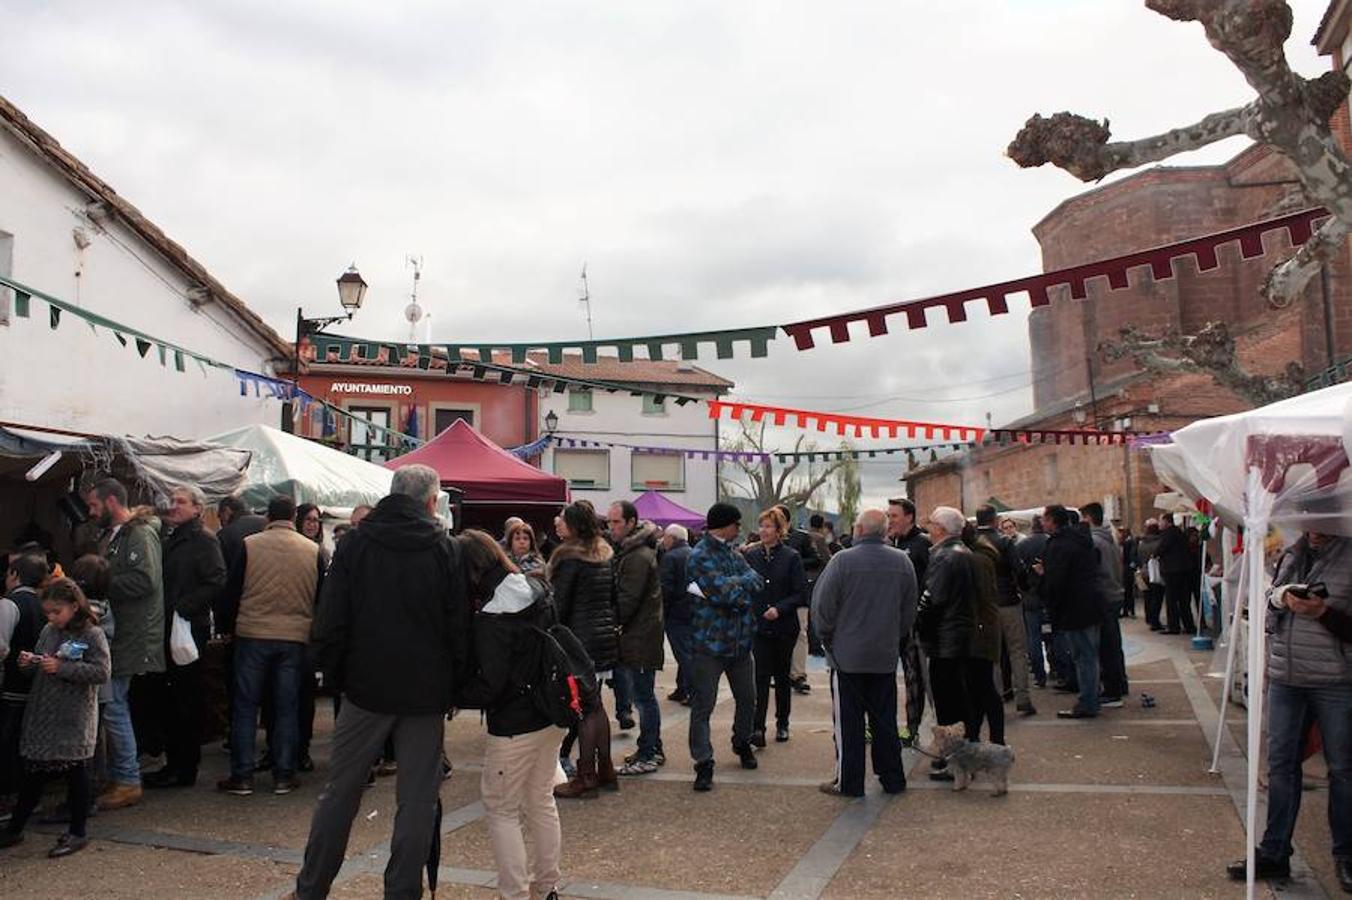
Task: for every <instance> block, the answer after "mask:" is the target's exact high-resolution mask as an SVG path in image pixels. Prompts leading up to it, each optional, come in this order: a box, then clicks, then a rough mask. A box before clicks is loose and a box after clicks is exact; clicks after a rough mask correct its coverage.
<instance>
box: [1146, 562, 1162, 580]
mask: <svg viewBox="0 0 1352 900" xmlns="http://www.w3.org/2000/svg"><path fill="white" fill-rule="evenodd" d="M1145 570H1146V574H1147V576H1148V577H1149V578H1150V583H1151V584H1164V573H1163V572H1162V571H1160V558H1159V557H1158V556H1152V557H1150V561H1149V562H1148V563H1146V565H1145Z"/></svg>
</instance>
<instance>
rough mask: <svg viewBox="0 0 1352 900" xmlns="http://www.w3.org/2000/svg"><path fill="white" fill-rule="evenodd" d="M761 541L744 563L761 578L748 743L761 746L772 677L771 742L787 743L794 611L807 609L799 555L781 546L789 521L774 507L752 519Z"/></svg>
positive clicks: (754, 604)
mask: <svg viewBox="0 0 1352 900" xmlns="http://www.w3.org/2000/svg"><path fill="white" fill-rule="evenodd" d="M756 528H757V530H758V533H759V535H760V543H758V544H756V545H755V546H753V547H752V548H751V549H750V550H748V551H747V554H746V561H747V562H748V563H750V564H751V568H753V569H755V570H756V572H757V573H759V574H760V576H761V577H762V578H764V579H765V589H764V590H762V591H761V592H760V593H759V594H757V595H756V597H755V600H754V601H753V602H752V606H751V609H752V612H753V614H754V615H755V617H756V637H755V639H754V640H753V642H752V645H751V652H752V654H753V655H754V656H755V660H756V723H755V726H754V729H753V730H752V732H751V743H752V744H753V745H755V746H757V747H764V746H765V717H766V713H767V712H768V708H769V705H770V679H771V678H772V677H773V678H774V682H775V740H776V741H778V742H780V743H783V742H784V741H787V740H788V739H789V710H790V707H791V705H792V703H793V690H792V682H791V681H790V679H789V667H790V665H791V664H792V662H793V648H794V645H795V644H797V642H798V609H799V607H803V606H807V603H808V592H807V576H806V574H805V572H804V570H803V557H802V555H801V554H799V553H798V552H796V551H795V550H794V549H793V548H792V547H789V546H788V545H787V544H785V543H784V536H785V535H786V534H788V531H789V522H788V519H786V518H785V517H784V514H783V513H782V512H780V511H779V510H778V509H770V510H767V511H765V512H763V513H761V514H760V517H759V518H758V519H757V520H756Z"/></svg>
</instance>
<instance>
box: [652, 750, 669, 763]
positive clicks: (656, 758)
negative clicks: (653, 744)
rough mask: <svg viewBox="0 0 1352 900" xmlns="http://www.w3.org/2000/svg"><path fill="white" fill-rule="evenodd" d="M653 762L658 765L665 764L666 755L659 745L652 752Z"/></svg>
mask: <svg viewBox="0 0 1352 900" xmlns="http://www.w3.org/2000/svg"><path fill="white" fill-rule="evenodd" d="M653 762H655V763H657V764H658V765H659V766H665V765H666V764H667V755H666V754H665V753H663V752H662V748H661V747H658V748H657V752H656V753H654V754H653Z"/></svg>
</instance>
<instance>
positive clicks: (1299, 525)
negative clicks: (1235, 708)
mask: <svg viewBox="0 0 1352 900" xmlns="http://www.w3.org/2000/svg"><path fill="white" fill-rule="evenodd" d="M1344 435H1347V436H1348V439H1349V441H1352V384H1341V385H1336V386H1334V387H1331V388H1325V389H1324V390H1321V391H1314V392H1312V393H1309V394H1302V395H1301V396H1299V397H1293V398H1291V399H1289V400H1283V401H1281V402H1279V403H1274V404H1271V405H1269V406H1265V407H1262V408H1260V409H1255V410H1250V411H1249V412H1244V413H1237V414H1235V415H1231V416H1220V417H1217V418H1214V419H1205V420H1202V421H1200V422H1194V423H1193V424H1191V425H1189V426H1187V427H1186V428H1182V429H1180V430H1179V431H1176V432H1174V434H1173V439H1174V444H1173V448H1175V449H1168V448H1161V449H1157V450H1155V451H1154V452H1153V459H1154V460H1155V464H1156V471H1158V472H1160V477H1161V478H1162V479H1164V480H1165V481H1166V482H1167V483H1169V484H1170V486H1172V487H1174V488H1176V489H1178V490H1180V491H1183V492H1184V493H1187V494H1188V495H1189V496H1202V497H1206V498H1207V499H1208V500H1210V501H1211V502H1212V503H1213V504H1214V505H1215V507H1216V508H1217V510H1218V511H1220V512H1221V513H1222V516H1223V517H1225V518H1228V517H1229V516H1233V515H1234V514H1236V513H1238V514H1239V515H1240V516H1241V517H1242V521H1243V525H1244V529H1245V535H1246V537H1245V541H1244V562H1243V565H1244V570H1243V573H1242V585H1243V587H1242V590H1241V596H1242V597H1243V599H1244V602H1240V603H1236V604H1235V618H1236V621H1238V617H1239V615H1240V611H1241V609H1242V608H1243V606H1244V605H1245V603H1247V606H1248V609H1249V647H1248V660H1249V665H1250V670H1249V682H1248V683H1249V684H1250V685H1251V686H1254V687H1255V688H1256V687H1257V686H1260V685H1262V684H1264V668H1265V666H1266V663H1267V653H1266V649H1267V648H1266V645H1265V641H1264V637H1265V634H1266V628H1265V625H1264V621H1265V619H1266V616H1267V609H1268V606H1267V599H1266V597H1265V591H1264V584H1265V578H1266V573H1265V571H1264V559H1263V546H1264V540H1263V538H1264V536H1265V535H1266V534H1267V533H1268V529H1269V527H1271V526H1276V527H1278V528H1280V529H1281V530H1282V531H1283V532H1284V533H1286V534H1287V535H1288V536H1293V535H1294V533H1298V532H1300V531H1305V530H1310V531H1321V532H1325V533H1328V534H1340V535H1349V536H1352V476H1350V475H1349V474H1348V469H1349V462H1348V456H1347V452H1346V450H1345V449H1344ZM1161 450H1164V452H1161ZM1170 476H1173V478H1174V479H1177V480H1171V479H1170ZM1185 485H1186V487H1189V488H1191V490H1187V489H1186V488H1185ZM1192 491H1195V492H1196V494H1195V495H1194V494H1193V493H1192ZM1231 657H1232V659H1233V643H1232V648H1231ZM1229 682H1230V679H1229V678H1227V683H1226V686H1227V689H1228V686H1229ZM1249 693H1250V696H1249V721H1248V762H1249V770H1248V805H1247V809H1246V811H1245V812H1246V815H1245V833H1246V835H1247V838H1248V839H1247V840H1246V841H1245V843H1246V845H1247V851H1248V863H1249V879H1248V895H1249V897H1253V896H1254V878H1253V864H1254V841H1255V840H1256V838H1257V834H1256V833H1255V831H1256V828H1257V824H1258V823H1257V814H1258V765H1259V757H1260V753H1259V751H1260V744H1261V740H1262V723H1263V701H1264V697H1263V691H1262V690H1260V689H1254V690H1251V691H1250V692H1249ZM1222 715H1224V712H1223V711H1222Z"/></svg>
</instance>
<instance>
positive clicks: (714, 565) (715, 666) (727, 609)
mask: <svg viewBox="0 0 1352 900" xmlns="http://www.w3.org/2000/svg"><path fill="white" fill-rule="evenodd" d="M741 522H742V514H741V513H740V512H738V511H737V507H735V506H732V505H731V504H728V503H715V504H714V505H713V506H711V507H709V514H708V516H707V520H706V522H705V531H704V539H703V540H701V541H700V542H699V544H698V545H697V546H696V547H695V549H694V550H691V551H690V559H689V560H688V561H687V562H686V574H687V575H688V576H689V578H690V603H691V609H692V614H691V621H692V624H693V626H694V629H695V637H694V640H693V642H692V643H691V651H692V652H691V655H690V686H691V703H690V758H691V759H692V760H694V762H695V790H697V791H707V790H709V789H710V788H711V787H713V783H714V748H713V746H712V745H711V744H710V743H709V716H710V715H711V714H712V713H713V711H714V703H715V701H716V700H717V699H718V680H719V678H720V677H721V676H723V675H727V677H728V686H729V687H731V688H732V697H733V701H734V702H735V703H736V711H735V713H734V715H733V726H732V751H733V752H734V753H736V754H737V756H738V757H739V758H740V759H741V761H742V768H743V769H754V768H756V754H755V751H754V750H752V748H751V726H752V720H753V719H754V717H755V712H756V683H755V675H756V670H755V664H754V663H753V662H752V659H751V640H752V638H753V637H754V636H755V634H756V622H755V617H754V615H753V613H752V611H751V602H752V599H753V598H754V597H755V595H756V594H757V593H759V592H760V590H761V589H762V588H763V587H764V585H765V582H764V581H763V580H762V579H761V577H760V575H758V574H756V572H755V570H753V569H752V568H751V566H750V564H749V563H747V561H746V560H745V559H744V558H743V557H742V554H741V553H739V552H737V550H736V549H734V548H733V546H732V541H733V540H734V539H735V538H736V537H737V532H738V530H739V529H740V526H741Z"/></svg>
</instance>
